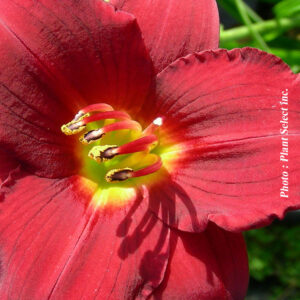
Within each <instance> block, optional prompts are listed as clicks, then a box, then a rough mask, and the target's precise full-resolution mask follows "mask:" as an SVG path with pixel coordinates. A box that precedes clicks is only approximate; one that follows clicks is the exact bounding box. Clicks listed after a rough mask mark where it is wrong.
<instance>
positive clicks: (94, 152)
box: [88, 145, 118, 163]
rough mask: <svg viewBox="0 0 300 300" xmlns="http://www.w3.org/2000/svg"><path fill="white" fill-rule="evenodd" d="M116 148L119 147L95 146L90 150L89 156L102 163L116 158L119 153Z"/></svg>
mask: <svg viewBox="0 0 300 300" xmlns="http://www.w3.org/2000/svg"><path fill="white" fill-rule="evenodd" d="M116 149H118V146H116V145H106V146H95V147H93V148H92V149H91V150H90V152H89V154H88V156H89V157H90V158H92V159H94V160H95V161H96V162H98V163H101V162H105V161H107V160H110V159H112V158H114V157H115V156H116V155H117V153H116Z"/></svg>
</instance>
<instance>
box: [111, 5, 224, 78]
mask: <svg viewBox="0 0 300 300" xmlns="http://www.w3.org/2000/svg"><path fill="white" fill-rule="evenodd" d="M110 2H111V3H112V4H113V5H115V6H116V7H117V8H120V9H122V10H125V11H128V12H130V13H132V14H134V15H135V16H136V18H137V21H138V24H139V26H140V27H141V30H142V34H143V37H144V39H145V43H146V46H147V48H148V49H149V51H150V55H151V58H152V60H153V62H154V66H155V69H156V72H160V71H161V70H162V69H163V68H164V67H166V66H167V65H168V64H170V63H171V62H173V61H175V60H176V59H177V58H179V57H182V56H185V55H187V54H190V53H193V52H196V51H202V50H209V49H215V48H217V47H218V45H219V15H218V8H217V4H216V2H215V0H185V1H184V3H183V2H181V1H177V0H168V1H161V0H144V1H143V3H142V4H141V2H140V1H136V0H111V1H110Z"/></svg>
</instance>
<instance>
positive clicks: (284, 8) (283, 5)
mask: <svg viewBox="0 0 300 300" xmlns="http://www.w3.org/2000/svg"><path fill="white" fill-rule="evenodd" d="M273 12H274V14H275V16H276V17H277V18H282V17H291V16H295V15H296V14H299V13H300V1H299V0H283V1H281V2H279V3H278V4H276V5H275V6H274V7H273Z"/></svg>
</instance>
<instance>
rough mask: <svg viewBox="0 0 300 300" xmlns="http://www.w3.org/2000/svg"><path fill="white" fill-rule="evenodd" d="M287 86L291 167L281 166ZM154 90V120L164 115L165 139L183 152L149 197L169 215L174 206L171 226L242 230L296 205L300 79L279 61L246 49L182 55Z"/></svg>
mask: <svg viewBox="0 0 300 300" xmlns="http://www.w3.org/2000/svg"><path fill="white" fill-rule="evenodd" d="M286 89H288V93H289V95H288V98H289V100H288V101H289V105H288V109H289V111H288V126H289V127H288V129H289V137H288V139H289V141H288V151H289V156H288V159H289V161H288V163H285V162H282V161H280V152H282V147H283V145H282V139H281V138H282V136H281V134H280V129H281V128H282V127H281V123H280V121H281V120H282V110H281V107H284V106H281V105H280V101H281V97H282V91H285V90H286ZM157 91H158V97H157V103H156V116H166V120H165V123H164V126H165V128H166V131H167V132H168V134H167V137H168V139H169V141H173V143H175V144H176V143H177V145H179V146H180V147H181V149H182V151H178V163H177V167H176V168H175V169H174V170H173V171H171V172H172V173H171V174H170V177H171V179H170V180H169V182H168V183H166V184H165V185H164V187H163V188H159V187H157V188H154V189H153V190H152V192H151V193H152V197H151V198H152V199H153V201H154V199H156V201H161V203H162V205H163V206H165V209H167V210H168V209H169V208H170V206H174V204H173V203H175V206H176V207H175V208H173V210H174V211H175V215H176V217H175V218H174V222H173V223H174V224H173V225H175V226H178V227H179V228H181V229H184V230H196V231H198V230H203V229H204V228H205V226H206V224H207V222H208V220H211V221H213V222H215V223H216V224H218V225H219V226H221V227H223V228H225V229H228V230H237V231H240V230H245V229H249V228H255V227H259V226H262V225H266V224H268V223H270V222H271V221H272V220H273V219H274V218H275V217H280V218H282V217H283V216H284V213H285V211H286V210H288V209H293V208H296V207H300V190H299V181H300V155H299V150H298V149H300V102H299V94H300V78H299V76H297V75H295V74H293V73H292V72H291V71H290V69H289V68H288V66H287V65H286V64H284V63H283V62H282V61H281V60H280V59H279V58H276V57H275V56H272V55H270V54H267V53H264V52H261V51H259V50H256V49H251V48H245V49H235V50H232V51H229V52H227V51H226V50H217V51H207V52H203V53H199V54H195V55H191V56H187V57H185V58H183V59H179V60H178V61H177V62H175V63H174V64H172V65H171V66H170V67H168V68H167V69H165V70H164V71H163V72H162V73H160V74H159V75H158V80H157ZM152 117H153V116H152ZM164 142H165V143H167V142H168V141H167V140H165V141H164ZM164 142H162V143H164ZM287 166H288V169H287ZM283 171H288V173H289V175H288V179H289V193H288V196H289V197H288V198H282V197H280V189H281V188H282V186H283V183H282V179H281V177H282V172H283ZM162 211H163V209H162ZM191 221H192V222H191ZM176 222H178V224H177V223H176Z"/></svg>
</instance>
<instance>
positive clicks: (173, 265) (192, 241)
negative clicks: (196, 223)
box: [152, 224, 249, 300]
mask: <svg viewBox="0 0 300 300" xmlns="http://www.w3.org/2000/svg"><path fill="white" fill-rule="evenodd" d="M171 241H172V251H173V254H172V256H171V259H170V262H169V265H168V268H167V272H166V277H165V279H164V281H163V283H162V284H161V285H160V287H159V288H158V289H157V290H156V291H155V292H154V294H153V297H152V299H172V300H176V299H178V300H185V299H187V300H188V299H191V300H193V299H195V300H196V299H201V300H206V299H207V300H213V299H216V300H225V299H226V300H229V299H232V300H242V299H244V298H245V295H246V292H247V286H248V274H249V272H248V259H247V251H246V245H245V243H244V239H243V236H242V234H240V233H231V232H227V231H224V230H222V229H220V228H218V227H217V226H216V225H214V224H209V226H208V227H207V230H206V231H205V232H202V233H198V234H195V233H186V232H180V231H173V232H172V235H171Z"/></svg>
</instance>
